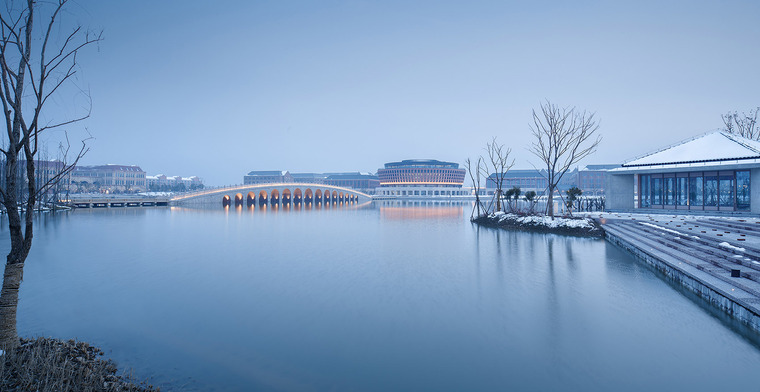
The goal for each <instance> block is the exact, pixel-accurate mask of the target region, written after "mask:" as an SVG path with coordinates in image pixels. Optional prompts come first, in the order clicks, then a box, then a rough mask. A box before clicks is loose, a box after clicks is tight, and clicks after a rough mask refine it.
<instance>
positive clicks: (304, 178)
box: [290, 173, 327, 184]
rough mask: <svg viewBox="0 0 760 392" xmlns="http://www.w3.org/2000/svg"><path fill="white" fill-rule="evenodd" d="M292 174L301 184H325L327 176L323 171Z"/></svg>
mask: <svg viewBox="0 0 760 392" xmlns="http://www.w3.org/2000/svg"><path fill="white" fill-rule="evenodd" d="M290 176H291V177H292V178H293V182H297V183H299V184H324V183H325V178H326V177H327V175H326V174H322V173H290Z"/></svg>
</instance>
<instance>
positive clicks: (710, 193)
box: [607, 131, 760, 213]
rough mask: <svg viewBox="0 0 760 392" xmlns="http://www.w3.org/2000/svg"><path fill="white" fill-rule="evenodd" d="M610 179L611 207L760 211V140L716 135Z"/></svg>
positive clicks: (633, 164) (660, 153) (645, 159)
mask: <svg viewBox="0 0 760 392" xmlns="http://www.w3.org/2000/svg"><path fill="white" fill-rule="evenodd" d="M607 173H608V176H607V183H608V184H607V188H608V193H607V208H608V209H617V210H628V209H642V210H684V211H727V212H733V211H746V212H752V213H760V192H758V187H757V186H756V187H755V189H754V190H753V189H752V188H751V186H750V184H751V183H752V182H754V183H760V142H758V141H756V140H750V139H747V138H744V137H741V136H737V135H734V134H731V133H728V132H724V131H714V132H710V133H707V134H704V135H700V136H697V137H694V138H691V139H688V140H685V141H682V142H680V143H676V144H674V145H671V146H668V147H665V148H662V149H660V150H657V151H655V152H653V153H650V154H646V155H644V156H641V157H638V158H634V159H632V160H629V161H627V162H625V163H623V164H621V165H620V166H619V167H618V168H616V169H612V170H609V171H608V172H607Z"/></svg>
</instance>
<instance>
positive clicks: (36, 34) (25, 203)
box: [0, 0, 101, 350]
mask: <svg viewBox="0 0 760 392" xmlns="http://www.w3.org/2000/svg"><path fill="white" fill-rule="evenodd" d="M67 1H68V0H54V1H52V2H40V1H36V0H24V1H20V2H14V1H8V2H6V4H5V6H4V7H2V9H0V32H1V33H2V37H1V38H2V41H1V42H0V79H1V80H0V83H1V84H0V101H2V105H3V114H4V119H5V125H6V131H7V134H6V135H5V136H7V140H6V143H7V144H6V145H4V146H2V148H1V149H0V152H2V154H3V157H4V160H5V162H4V167H3V173H2V175H3V178H4V183H3V184H2V186H0V197H2V204H3V206H4V207H5V210H6V211H7V213H8V227H9V230H8V231H9V234H10V239H11V244H10V245H11V249H10V252H9V253H8V256H7V258H6V264H5V272H4V275H3V285H2V291H0V348H2V349H5V350H8V349H11V348H13V347H15V346H17V345H18V344H19V339H18V333H17V331H16V307H17V305H18V290H19V287H20V285H21V280H22V278H23V270H24V262H25V261H26V258H27V256H28V255H29V250H30V249H31V247H32V237H33V223H34V219H33V216H34V206H35V203H37V200H38V198H39V197H40V195H41V194H43V193H44V192H46V191H47V190H48V189H49V188H50V187H51V186H53V185H55V184H56V183H58V182H59V181H60V179H61V178H63V177H64V176H65V175H67V174H68V173H69V172H70V171H71V169H72V168H73V167H74V165H75V164H76V162H77V161H78V160H79V158H80V157H81V156H82V155H83V154H84V153H85V152H86V147H85V144H84V142H83V143H82V147H81V149H79V150H78V153H77V154H76V158H74V159H73V161H72V162H71V163H69V164H62V165H61V166H60V170H58V171H57V173H56V174H54V175H51V176H50V177H48V178H47V180H46V181H45V182H44V183H42V182H40V181H38V179H37V168H36V162H35V161H36V159H35V158H36V156H37V152H38V147H39V146H40V143H41V140H40V135H41V134H42V133H43V132H45V131H47V130H50V129H55V128H59V129H60V128H61V127H65V126H67V125H71V124H74V123H76V122H79V121H82V120H84V119H85V118H87V117H89V111H88V112H87V113H86V114H84V115H83V116H80V117H76V118H72V119H66V120H61V121H57V122H48V121H47V120H45V118H46V117H43V108H44V107H46V103H47V102H48V100H49V99H50V98H51V97H54V96H56V95H57V94H58V93H61V92H62V91H63V90H64V88H62V86H64V85H67V84H69V83H72V81H73V77H74V75H75V74H76V72H77V69H78V64H77V54H78V53H79V51H80V50H82V49H83V48H85V47H87V46H90V45H92V44H93V43H96V42H98V41H100V40H101V35H100V34H95V35H92V34H90V33H88V32H85V31H83V30H82V28H81V27H80V26H77V27H73V28H71V30H70V31H69V32H68V33H67V34H65V35H63V36H62V37H60V38H58V37H56V33H57V32H59V31H65V30H66V27H65V26H63V25H62V23H61V21H60V17H61V12H62V10H63V9H64V6H65V5H66V3H67ZM38 17H39V18H41V20H40V21H37V20H36V18H38ZM56 42H59V43H60V44H56ZM37 45H39V46H37ZM67 143H68V142H67ZM68 149H69V147H68V145H67V146H66V147H65V148H64V155H66V154H65V153H67V152H68ZM20 165H21V166H22V169H23V170H21V171H20V172H22V173H24V177H25V178H21V179H20V178H18V176H17V175H16V173H18V172H19V169H20ZM20 187H25V188H26V192H25V196H24V197H19V192H18V190H19V188H20ZM19 210H22V211H23V213H22V212H20V211H19ZM22 216H23V222H22Z"/></svg>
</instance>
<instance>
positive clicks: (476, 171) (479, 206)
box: [464, 157, 485, 219]
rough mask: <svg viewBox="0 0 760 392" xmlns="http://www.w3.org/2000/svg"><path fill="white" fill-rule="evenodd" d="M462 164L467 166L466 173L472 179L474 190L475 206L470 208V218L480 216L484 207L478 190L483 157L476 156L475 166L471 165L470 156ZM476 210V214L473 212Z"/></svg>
mask: <svg viewBox="0 0 760 392" xmlns="http://www.w3.org/2000/svg"><path fill="white" fill-rule="evenodd" d="M464 165H465V166H466V167H467V173H469V175H470V181H472V187H473V188H474V190H475V208H473V209H472V213H471V214H470V219H472V218H473V217H480V215H481V211H483V210H484V209H485V208H484V207H483V202H482V201H481V200H480V191H481V189H482V187H481V175H482V173H483V171H484V169H483V165H484V163H483V157H478V163H477V164H476V166H475V167H472V161H471V160H470V158H467V160H466V161H465V163H464ZM476 211H477V214H476V213H475V212H476Z"/></svg>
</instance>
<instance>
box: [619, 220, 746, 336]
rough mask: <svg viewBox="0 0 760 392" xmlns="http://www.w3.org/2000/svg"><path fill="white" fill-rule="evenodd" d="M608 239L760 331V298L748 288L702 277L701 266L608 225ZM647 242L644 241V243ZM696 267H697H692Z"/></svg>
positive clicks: (669, 278)
mask: <svg viewBox="0 0 760 392" xmlns="http://www.w3.org/2000/svg"><path fill="white" fill-rule="evenodd" d="M605 230H606V234H605V237H606V239H607V240H608V241H609V242H610V243H612V244H614V245H616V246H619V247H621V248H623V249H625V250H627V251H628V252H630V253H631V254H633V255H634V256H636V257H638V258H639V259H641V260H643V261H645V262H646V263H647V264H649V265H651V266H653V267H654V268H655V269H656V270H657V271H659V272H661V273H663V274H664V275H665V276H666V277H667V278H668V280H670V281H672V282H675V283H678V284H679V285H681V286H683V287H685V288H687V289H688V290H690V291H691V292H693V293H695V294H696V295H698V296H699V297H701V298H703V299H705V300H706V301H708V302H709V303H710V304H712V305H713V306H715V307H717V308H719V309H721V310H723V311H724V312H726V313H728V314H729V315H731V316H733V317H734V318H736V319H737V320H739V321H741V322H743V323H745V324H747V325H748V326H749V327H750V328H752V329H754V330H755V331H758V332H760V309H759V308H758V306H760V300H759V299H758V298H756V297H755V296H754V295H752V294H750V293H747V292H745V291H744V290H741V289H737V288H732V287H730V285H729V284H728V283H725V282H722V281H720V280H717V279H710V278H709V277H707V276H706V277H705V278H701V277H698V276H697V275H698V273H699V270H697V269H696V268H694V267H692V266H689V265H685V264H680V263H678V262H677V261H675V260H670V259H671V258H670V257H668V256H667V255H665V254H662V253H661V252H658V251H657V249H654V248H650V249H645V248H644V247H643V246H637V244H635V242H637V241H635V240H628V239H625V238H624V237H623V235H621V234H618V233H615V230H614V229H612V230H610V229H608V228H607V227H605ZM642 245H643V244H642ZM691 269H693V270H694V271H690V270H691Z"/></svg>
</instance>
